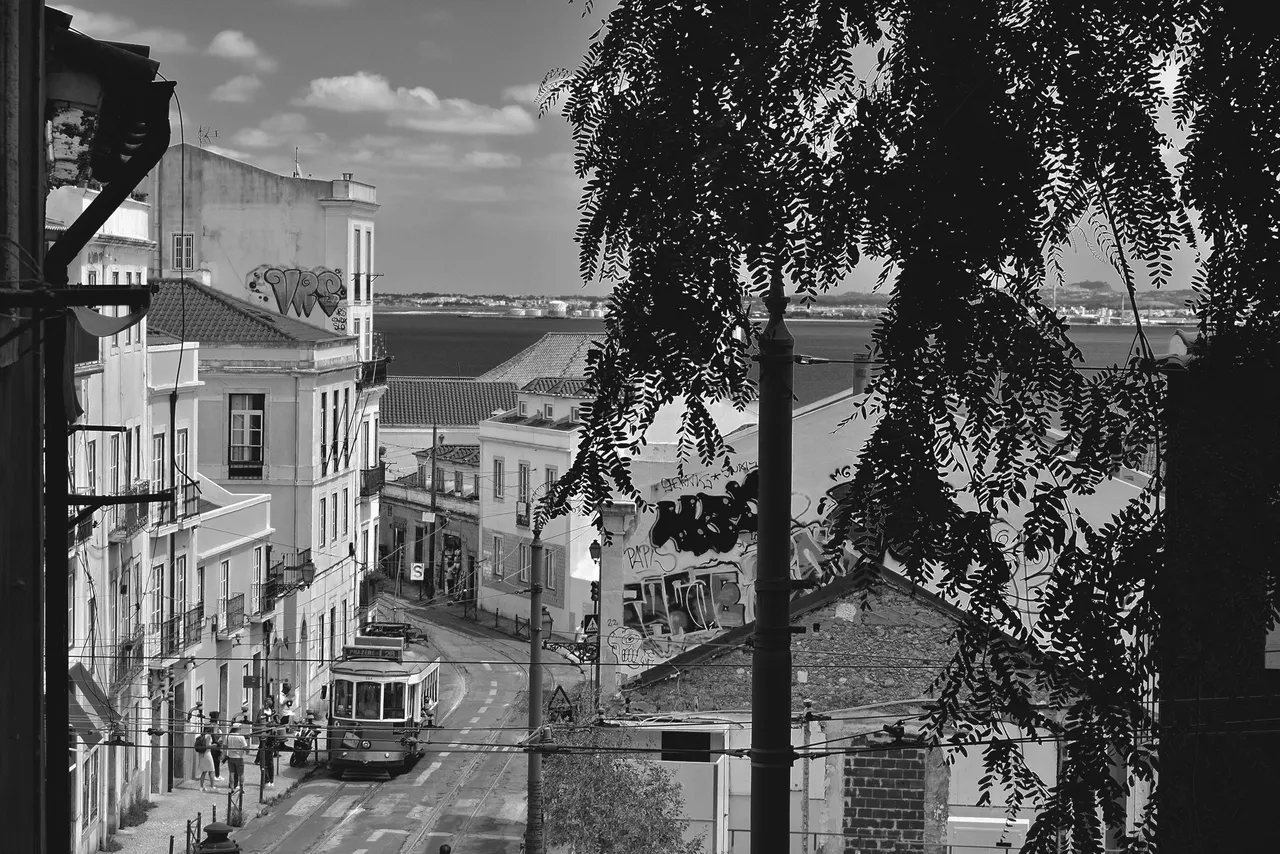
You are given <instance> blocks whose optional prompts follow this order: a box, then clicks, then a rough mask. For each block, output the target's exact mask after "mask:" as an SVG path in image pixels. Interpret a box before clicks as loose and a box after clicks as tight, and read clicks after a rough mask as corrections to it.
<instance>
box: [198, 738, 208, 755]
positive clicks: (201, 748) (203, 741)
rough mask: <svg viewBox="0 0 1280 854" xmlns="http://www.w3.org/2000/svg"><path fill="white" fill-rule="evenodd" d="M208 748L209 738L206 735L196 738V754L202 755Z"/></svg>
mask: <svg viewBox="0 0 1280 854" xmlns="http://www.w3.org/2000/svg"><path fill="white" fill-rule="evenodd" d="M208 746H209V737H208V736H206V735H197V736H196V753H204V752H205V749H206V748H208Z"/></svg>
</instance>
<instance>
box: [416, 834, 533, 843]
mask: <svg viewBox="0 0 1280 854" xmlns="http://www.w3.org/2000/svg"><path fill="white" fill-rule="evenodd" d="M432 835H433V836H443V835H444V834H432ZM467 838H468V839H501V840H505V841H507V842H519V841H520V837H519V836H508V835H504V834H501V833H468V834H467Z"/></svg>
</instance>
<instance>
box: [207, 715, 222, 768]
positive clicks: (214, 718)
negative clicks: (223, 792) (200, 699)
mask: <svg viewBox="0 0 1280 854" xmlns="http://www.w3.org/2000/svg"><path fill="white" fill-rule="evenodd" d="M209 723H210V724H211V725H212V726H213V743H212V744H211V745H209V755H210V756H212V757H213V781H214V782H215V783H221V782H222V746H223V742H224V740H225V738H226V734H225V733H224V732H223V730H222V713H221V712H210V713H209Z"/></svg>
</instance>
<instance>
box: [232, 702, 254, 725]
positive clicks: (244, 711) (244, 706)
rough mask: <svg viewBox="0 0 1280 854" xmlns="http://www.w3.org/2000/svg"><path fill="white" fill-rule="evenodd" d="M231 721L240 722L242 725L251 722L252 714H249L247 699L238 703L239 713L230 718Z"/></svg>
mask: <svg viewBox="0 0 1280 854" xmlns="http://www.w3.org/2000/svg"><path fill="white" fill-rule="evenodd" d="M231 722H232V723H234V724H240V725H242V726H249V725H251V724H252V723H253V716H252V715H250V714H249V701H248V700H245V701H244V702H243V703H241V704H240V714H238V715H236V716H235V717H234V718H232V720H231Z"/></svg>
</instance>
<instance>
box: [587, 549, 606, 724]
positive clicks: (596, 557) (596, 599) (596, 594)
mask: <svg viewBox="0 0 1280 854" xmlns="http://www.w3.org/2000/svg"><path fill="white" fill-rule="evenodd" d="M587 551H588V552H589V553H590V554H591V559H592V560H593V561H595V564H596V574H597V575H598V576H600V577H601V579H603V575H602V573H601V572H600V554H601V551H602V549H601V548H600V541H599V540H592V541H591V545H590V546H588V547H587ZM591 594H592V595H591V599H592V601H593V603H594V604H595V606H596V709H595V711H596V714H599V713H600V636H601V635H602V634H604V625H603V624H602V623H601V621H600V582H599V581H596V582H592V584H591Z"/></svg>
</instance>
